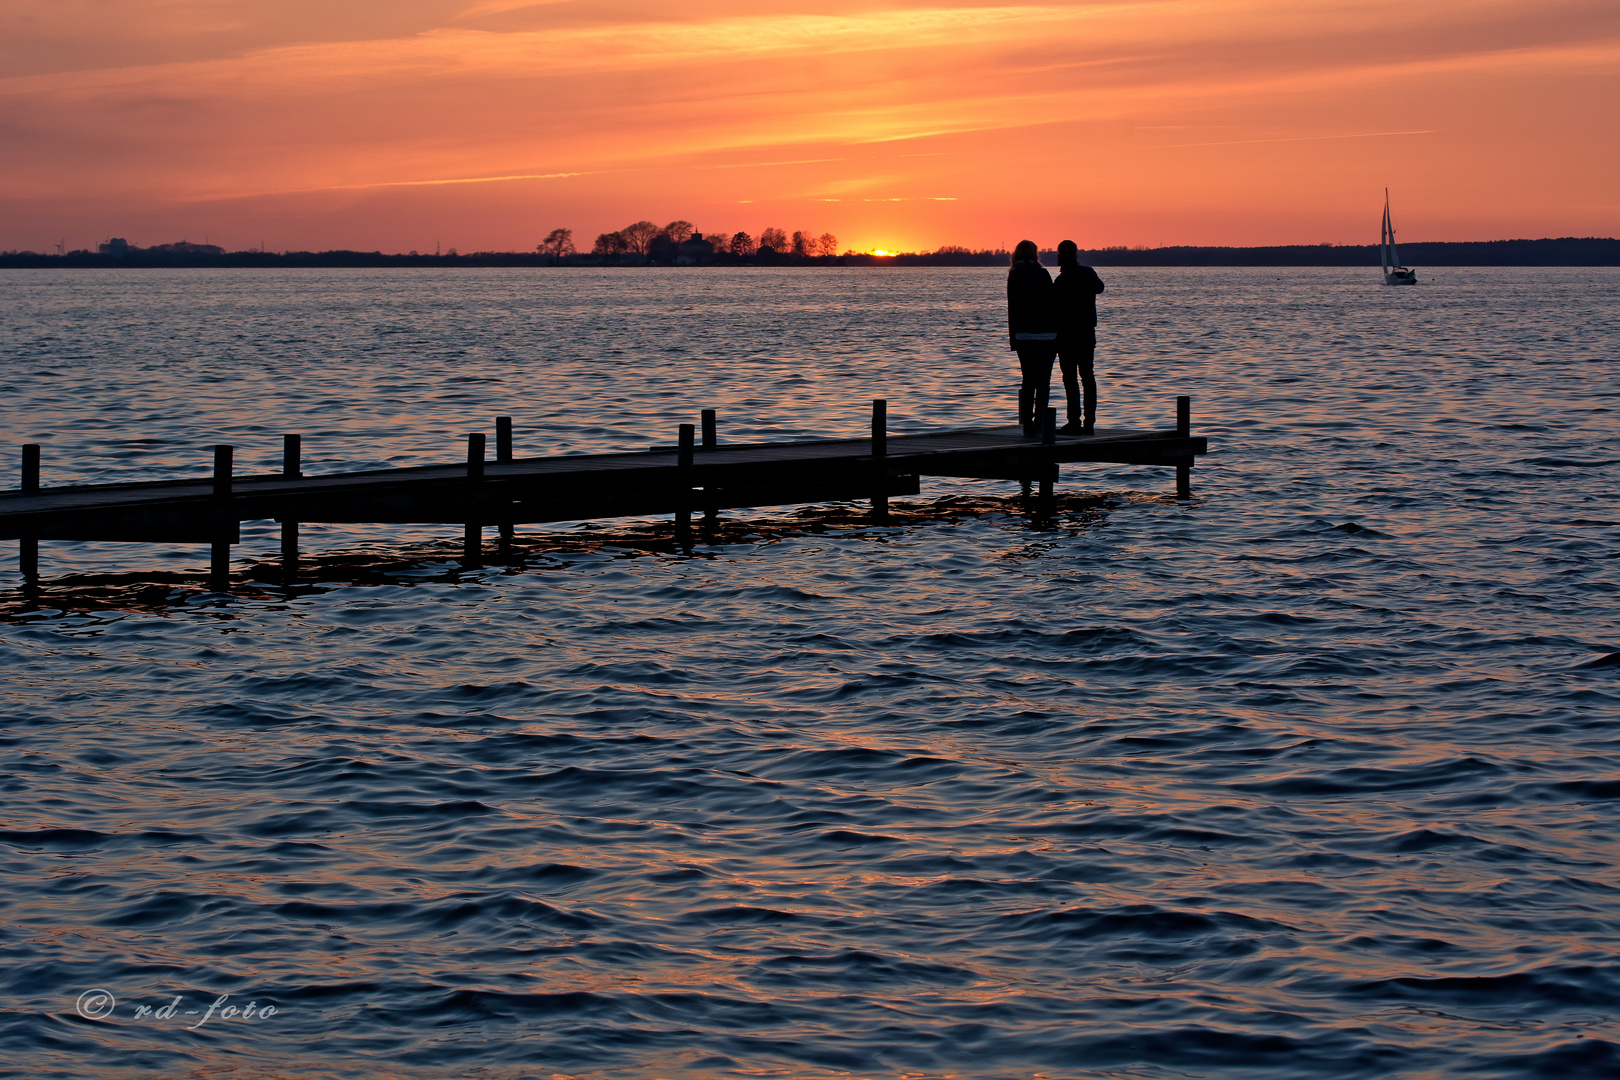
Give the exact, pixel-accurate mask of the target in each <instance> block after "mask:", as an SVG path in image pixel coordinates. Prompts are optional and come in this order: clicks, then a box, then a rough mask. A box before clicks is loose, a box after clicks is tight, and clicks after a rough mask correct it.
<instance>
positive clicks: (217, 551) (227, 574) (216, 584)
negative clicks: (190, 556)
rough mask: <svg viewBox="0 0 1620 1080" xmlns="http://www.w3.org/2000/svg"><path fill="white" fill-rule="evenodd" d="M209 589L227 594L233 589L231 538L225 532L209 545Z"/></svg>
mask: <svg viewBox="0 0 1620 1080" xmlns="http://www.w3.org/2000/svg"><path fill="white" fill-rule="evenodd" d="M208 587H209V588H210V589H212V590H213V591H214V592H227V591H229V589H230V587H231V537H230V534H229V533H227V532H224V531H223V530H222V531H221V532H220V533H219V534H218V535H217V536H215V537H214V541H213V543H212V544H210V545H209V551H208Z"/></svg>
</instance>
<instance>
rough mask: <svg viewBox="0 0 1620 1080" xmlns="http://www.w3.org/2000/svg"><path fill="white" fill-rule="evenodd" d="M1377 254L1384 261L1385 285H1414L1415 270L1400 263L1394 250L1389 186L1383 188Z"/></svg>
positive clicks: (1415, 278) (1393, 228)
mask: <svg viewBox="0 0 1620 1080" xmlns="http://www.w3.org/2000/svg"><path fill="white" fill-rule="evenodd" d="M1378 255H1379V257H1380V258H1381V259H1382V260H1383V263H1384V284H1385V285H1416V284H1417V271H1416V270H1409V269H1407V268H1406V267H1404V266H1402V265H1401V256H1400V254H1399V253H1398V252H1397V251H1396V250H1395V223H1394V222H1393V221H1391V220H1390V217H1389V188H1385V189H1384V224H1383V226H1382V227H1381V228H1380V229H1379V232H1378Z"/></svg>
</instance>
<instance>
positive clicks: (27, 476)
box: [22, 442, 39, 491]
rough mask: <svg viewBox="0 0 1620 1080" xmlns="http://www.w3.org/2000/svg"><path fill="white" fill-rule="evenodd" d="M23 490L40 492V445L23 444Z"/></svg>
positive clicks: (32, 443)
mask: <svg viewBox="0 0 1620 1080" xmlns="http://www.w3.org/2000/svg"><path fill="white" fill-rule="evenodd" d="M22 490H24V491H38V490H39V443H37V442H31V443H23V448H22Z"/></svg>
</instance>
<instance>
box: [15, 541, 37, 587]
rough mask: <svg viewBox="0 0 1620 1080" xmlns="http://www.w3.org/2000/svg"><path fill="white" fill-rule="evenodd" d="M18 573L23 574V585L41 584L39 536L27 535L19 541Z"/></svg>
mask: <svg viewBox="0 0 1620 1080" xmlns="http://www.w3.org/2000/svg"><path fill="white" fill-rule="evenodd" d="M17 573H18V574H20V575H22V579H23V585H24V586H31V585H38V584H39V538H38V537H37V536H25V537H23V538H22V539H21V540H18V541H17Z"/></svg>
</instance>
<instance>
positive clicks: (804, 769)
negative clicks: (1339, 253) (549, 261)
mask: <svg viewBox="0 0 1620 1080" xmlns="http://www.w3.org/2000/svg"><path fill="white" fill-rule="evenodd" d="M1102 273H1103V276H1104V278H1105V279H1106V280H1107V282H1108V292H1107V293H1106V294H1105V295H1104V297H1103V298H1102V300H1103V310H1104V318H1103V325H1102V327H1101V328H1100V337H1101V342H1102V344H1101V347H1100V349H1099V363H1098V368H1099V380H1100V382H1101V385H1102V400H1103V404H1102V412H1101V419H1102V421H1103V422H1104V423H1107V424H1115V423H1118V424H1121V425H1125V426H1153V427H1166V426H1169V425H1170V423H1171V422H1172V418H1173V399H1174V396H1175V395H1176V394H1180V393H1186V394H1190V395H1191V396H1192V397H1193V417H1194V429H1195V431H1197V432H1198V433H1201V434H1204V435H1207V436H1208V437H1209V439H1210V444H1211V451H1212V452H1211V453H1210V455H1209V456H1208V457H1206V458H1204V459H1202V460H1201V461H1200V463H1199V466H1198V468H1197V469H1196V470H1195V471H1194V478H1193V483H1194V492H1195V495H1194V497H1193V498H1191V499H1185V500H1177V499H1175V498H1172V497H1170V494H1171V492H1172V491H1173V478H1172V475H1171V473H1170V471H1169V470H1155V469H1145V468H1127V467H1112V466H1103V467H1079V468H1066V469H1065V470H1064V477H1063V480H1062V482H1061V484H1060V485H1059V488H1060V491H1061V492H1063V493H1065V494H1066V496H1067V498H1066V500H1065V501H1064V502H1062V503H1061V504H1060V507H1059V513H1058V514H1057V516H1056V518H1055V519H1054V520H1052V521H1051V522H1046V523H1042V522H1032V521H1031V520H1030V519H1029V518H1028V517H1027V515H1025V514H1024V513H1023V512H1022V509H1021V508H1020V507H1019V505H1018V504H1017V501H1016V499H1013V498H1011V496H1012V495H1013V494H1014V493H1015V492H1016V485H1008V484H996V483H980V482H974V481H925V485H924V492H923V496H922V497H921V498H919V499H908V500H898V502H899V503H903V504H904V506H905V507H907V508H908V509H909V511H910V512H911V513H912V514H913V515H915V518H914V519H908V520H907V521H905V522H903V523H901V524H898V525H895V526H890V527H878V526H872V527H866V526H859V527H857V526H854V525H834V526H832V527H823V526H819V525H818V526H815V527H810V526H805V527H803V528H795V527H785V525H784V523H787V524H791V523H792V521H793V520H794V517H793V515H792V514H791V512H778V513H770V514H765V513H762V514H760V515H757V516H753V517H750V516H747V515H745V516H744V521H745V522H747V521H752V522H754V523H755V524H753V525H748V526H739V527H738V528H737V529H735V530H733V531H730V532H728V533H726V534H725V536H724V537H723V538H722V540H723V542H720V543H717V544H714V545H699V546H698V547H697V548H696V549H695V550H694V552H693V553H692V555H690V556H686V555H683V554H680V553H679V552H676V551H672V550H659V549H657V548H656V547H649V546H644V545H642V546H638V545H633V544H626V543H615V542H594V541H593V540H592V539H591V537H592V536H593V535H596V534H598V533H600V532H603V531H605V530H591V529H585V528H582V527H579V526H575V525H563V526H556V527H548V528H547V529H545V530H540V531H538V533H536V534H531V536H530V539H531V540H535V543H534V544H533V545H532V547H531V549H530V550H529V551H528V552H527V553H526V554H525V555H524V556H523V558H522V559H521V560H519V561H518V562H517V563H515V564H512V565H492V566H490V567H488V568H485V569H481V570H463V569H461V568H459V567H458V566H457V565H456V564H455V563H454V562H453V561H450V560H448V559H444V560H436V559H432V558H426V557H423V553H424V552H429V553H431V551H432V550H433V549H432V547H431V545H432V544H434V543H436V542H438V541H445V542H447V543H455V542H459V529H457V528H455V527H453V526H451V527H438V528H432V527H410V528H401V527H397V526H343V527H329V526H319V525H308V526H306V527H305V528H304V534H303V537H304V542H305V545H306V548H307V549H308V550H309V551H310V552H312V553H317V554H318V553H322V552H327V553H330V552H335V551H344V550H348V551H355V552H366V553H371V554H372V555H376V556H377V557H378V558H379V559H380V560H381V561H383V562H386V563H388V566H389V567H390V568H389V569H387V570H386V572H370V571H368V572H367V573H366V574H364V575H360V574H357V575H356V576H355V577H353V578H352V579H349V580H343V579H342V578H341V575H339V579H338V580H327V581H324V582H323V583H321V584H320V585H319V586H317V587H312V588H307V589H302V590H296V591H292V592H283V591H280V590H277V589H275V588H273V587H270V586H254V587H252V588H249V589H244V590H243V591H241V592H240V593H238V594H236V595H219V594H210V593H208V592H206V590H204V589H203V588H202V585H201V576H200V572H201V571H202V570H203V569H204V567H205V564H206V558H207V553H206V550H204V549H201V548H196V547H192V548H185V547H161V546H151V547H149V546H143V545H111V544H96V545H92V544H86V545H70V544H50V543H47V544H45V545H43V551H42V569H43V572H44V575H45V584H44V600H43V604H42V606H40V607H38V608H36V609H34V610H26V606H25V605H24V603H23V598H22V596H21V594H20V593H19V592H18V591H17V588H16V586H17V584H18V581H17V579H16V576H15V572H14V567H15V564H14V563H9V562H8V564H7V567H6V569H5V570H4V576H3V577H0V588H3V589H5V590H7V591H6V592H5V594H4V596H3V597H0V599H3V600H4V603H5V607H6V611H7V612H8V614H7V616H6V617H5V618H4V620H0V656H3V658H4V663H5V666H6V672H7V677H6V679H5V680H4V682H3V683H0V717H3V729H4V730H3V734H0V741H3V750H4V754H5V759H6V765H5V769H4V773H3V778H0V782H3V784H4V796H5V797H4V802H3V804H0V858H3V861H4V867H5V888H4V890H3V891H0V957H3V958H4V961H5V962H4V964H3V966H0V1002H3V1010H0V1060H3V1061H4V1062H5V1063H6V1064H4V1065H0V1072H4V1073H6V1074H7V1075H10V1074H12V1073H11V1070H16V1073H15V1074H16V1075H28V1076H30V1077H36V1078H42V1077H64V1078H66V1077H75V1078H76V1077H96V1078H105V1077H148V1076H151V1077H159V1076H161V1077H310V1078H314V1077H323V1078H325V1077H345V1078H347V1077H354V1078H368V1080H369V1078H373V1077H380V1076H388V1077H446V1076H468V1077H473V1076H476V1077H488V1078H495V1080H515V1078H518V1077H547V1078H556V1077H591V1078H597V1077H615V1078H617V1077H627V1078H628V1077H637V1078H655V1077H672V1078H673V1077H745V1076H746V1077H782V1078H801V1077H806V1078H808V1077H816V1078H820V1077H835V1076H837V1077H902V1076H903V1077H908V1078H912V1080H922V1078H927V1077H943V1076H952V1077H962V1078H985V1080H989V1078H1003V1077H1035V1076H1044V1077H1074V1076H1121V1077H1165V1078H1169V1077H1222V1078H1227V1077H1230V1078H1238V1077H1245V1078H1246V1077H1254V1076H1278V1077H1285V1076H1286V1077H1298V1076H1311V1077H1346V1078H1349V1077H1355V1078H1361V1077H1367V1078H1372V1077H1385V1076H1392V1075H1395V1076H1413V1077H1417V1076H1473V1077H1517V1076H1582V1077H1596V1076H1615V1075H1620V1017H1617V1012H1620V956H1617V953H1620V874H1617V873H1616V870H1615V851H1616V846H1615V844H1616V828H1617V824H1620V813H1617V800H1620V780H1617V779H1616V766H1617V763H1620V742H1617V740H1620V687H1617V684H1616V679H1617V678H1620V666H1617V664H1616V662H1615V660H1614V655H1615V654H1616V653H1617V652H1620V613H1617V612H1620V608H1617V605H1616V602H1615V601H1616V591H1617V589H1616V586H1617V572H1620V557H1617V556H1620V495H1617V489H1616V475H1617V472H1616V470H1617V468H1620V424H1617V423H1616V416H1617V412H1616V409H1617V406H1620V377H1617V371H1616V348H1615V342H1616V341H1617V340H1620V272H1617V271H1613V270H1584V269H1583V270H1559V269H1536V270H1510V269H1498V270H1464V269H1458V270H1443V269H1442V270H1434V271H1432V272H1423V273H1422V276H1423V278H1424V281H1425V283H1424V284H1423V285H1420V286H1419V287H1417V288H1410V289H1387V288H1382V287H1380V286H1379V285H1378V284H1377V272H1376V269H1369V270H1365V271H1348V270H1336V269H1320V270H1313V269H1307V270H1300V269H1287V270H1276V271H1261V270H1254V269H1244V270H1169V269H1139V270H1109V269H1107V268H1104V269H1103V271H1102ZM1002 281H1003V274H1002V272H1001V271H998V270H996V269H994V268H989V269H964V270H950V269H915V270H877V269H863V270H855V269H851V270H825V271H823V270H808V271H781V270H737V271H730V270H715V271H709V270H692V271H679V270H670V271H664V270H614V271H600V272H599V271H591V270H568V271H550V270H522V271H499V270H474V271H459V272H440V271H410V270H406V271H389V272H378V273H372V272H365V271H339V272H316V271H289V272H279V271H277V272H255V271H229V272H213V271H175V272H166V271H106V272H103V271H78V272H71V273H66V272H64V273H57V272H47V271H5V272H0V303H3V307H0V312H3V321H0V349H3V353H0V363H3V369H0V385H3V389H4V392H3V393H0V419H3V422H4V430H5V432H6V442H7V443H8V444H10V445H12V446H15V444H17V443H22V442H38V443H41V444H43V445H44V448H45V450H44V482H45V483H46V484H53V483H66V482H87V481H94V482H102V481H113V480H123V479H152V478H162V477H175V476H201V475H204V474H206V473H207V471H208V468H209V462H210V460H211V457H210V447H211V446H212V444H214V443H231V444H233V445H234V446H235V447H236V448H237V451H236V453H237V461H238V463H239V467H240V468H241V469H242V470H243V471H271V470H273V469H275V468H276V467H278V465H279V454H280V436H281V434H282V433H283V432H288V431H293V432H299V433H301V434H302V435H303V436H304V446H305V452H306V465H305V468H306V471H308V472H311V473H320V472H336V471H343V470H347V469H356V468H364V467H383V466H387V465H391V464H411V463H423V462H429V461H447V460H454V459H455V458H456V457H457V456H458V455H459V453H460V450H459V445H458V440H459V439H460V438H461V437H462V436H463V435H464V434H465V433H466V432H468V431H472V430H484V431H489V432H492V430H493V427H492V425H493V419H492V418H493V417H494V416H496V415H498V414H509V415H512V416H513V417H514V418H515V422H516V426H517V432H518V439H517V441H518V452H519V454H524V453H567V452H586V451H597V450H604V449H625V448H634V447H639V446H645V445H650V444H652V443H666V442H670V441H672V436H673V434H674V432H675V429H676V425H677V424H680V423H691V422H695V421H696V419H697V411H698V410H699V409H700V408H704V407H711V408H715V409H717V410H719V413H720V420H721V436H722V438H723V439H733V440H741V439H750V440H753V439H764V438H773V439H774V438H799V437H816V436H823V435H835V434H858V433H860V432H861V431H862V430H863V429H864V425H865V423H866V413H865V408H866V405H867V403H868V402H869V400H870V399H872V398H874V397H883V398H887V399H888V401H889V403H890V404H889V409H890V416H891V423H892V425H893V427H894V428H895V429H897V430H908V429H909V430H915V429H924V428H930V427H938V426H963V425H976V424H984V423H1001V422H1005V421H1006V420H1007V419H1008V418H1009V417H1010V415H1011V411H1012V406H1011V402H1012V400H1013V389H1014V381H1015V374H1014V372H1015V369H1016V365H1015V362H1014V361H1013V358H1012V356H1011V354H1010V353H1009V352H1008V351H1007V350H1006V346H1005V327H1004V322H1003V315H1002V307H1001V304H1002V300H1001V296H1002V292H1001V290H1002ZM12 452H13V453H14V452H15V451H14V450H13V451H12ZM243 540H244V542H243V544H242V545H241V547H240V548H238V549H237V551H238V567H239V568H248V567H249V566H250V565H251V563H252V562H253V560H255V559H257V558H260V557H270V556H272V555H273V554H274V552H275V551H276V548H277V533H276V531H275V529H274V526H273V525H271V524H269V523H260V524H250V525H248V526H245V527H244V532H243ZM53 590H54V591H55V594H56V595H59V596H63V597H69V598H76V599H74V601H73V603H71V604H64V605H58V606H53V604H52V600H51V597H52V595H53ZM98 590H99V591H98ZM87 596H90V597H99V599H95V601H94V602H93V603H87V602H85V601H84V598H85V597H87ZM92 990H100V991H103V992H104V993H105V995H106V996H105V997H100V996H95V995H90V996H81V995H86V992H88V991H92ZM221 998H224V999H225V1000H224V1001H223V1002H221V1001H220V999H221ZM109 1003H110V1004H109ZM249 1004H252V1005H254V1011H253V1013H252V1014H251V1015H245V1014H244V1013H243V1012H242V1011H240V1010H241V1009H243V1008H244V1007H245V1006H247V1005H249ZM266 1005H269V1006H270V1007H272V1008H273V1009H274V1010H275V1012H274V1013H272V1014H269V1015H266V1014H265V1013H264V1012H263V1009H264V1007H265V1006H266ZM162 1006H172V1007H173V1009H172V1011H171V1012H169V1013H168V1014H167V1015H164V1014H163V1013H162V1011H161V1010H160V1007H162ZM142 1008H144V1009H145V1010H147V1011H146V1012H144V1013H143V1012H140V1011H139V1010H141V1009H142ZM210 1008H213V1010H214V1011H213V1012H212V1013H211V1014H210V1013H209V1010H210ZM227 1010H231V1011H230V1012H229V1014H228V1015H227Z"/></svg>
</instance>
